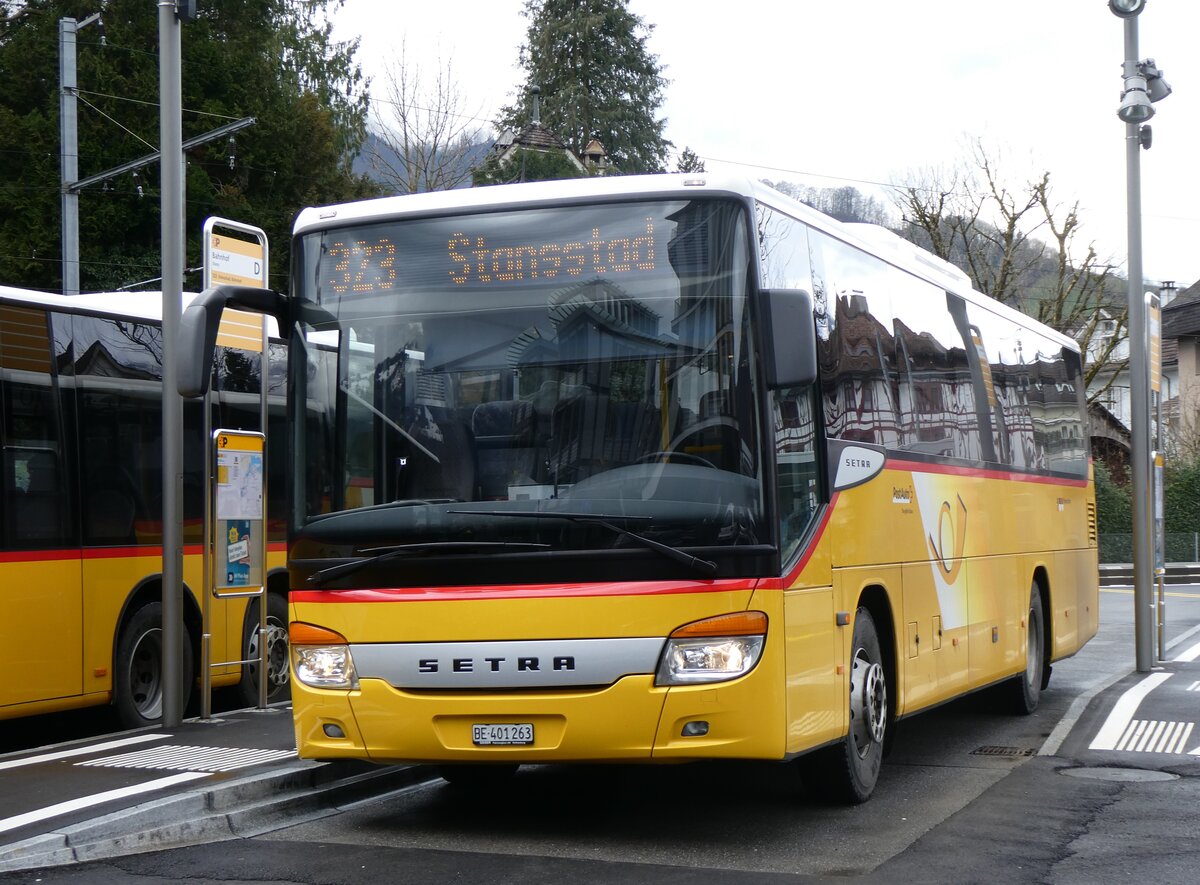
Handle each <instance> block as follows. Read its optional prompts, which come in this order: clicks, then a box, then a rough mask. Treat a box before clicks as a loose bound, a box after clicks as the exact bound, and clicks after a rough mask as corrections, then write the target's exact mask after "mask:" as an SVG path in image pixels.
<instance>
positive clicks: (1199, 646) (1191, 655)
mask: <svg viewBox="0 0 1200 885" xmlns="http://www.w3.org/2000/svg"><path fill="white" fill-rule="evenodd" d="M1196 658H1200V642H1197V643H1196V644H1195V645H1193V646H1192V647H1191V648H1189V649H1188V650H1187V651H1185V652H1184V653H1183V654H1181V655H1180V656H1179V657H1177V658H1175V662H1176V663H1184V664H1186V663H1188V662H1190V661H1194V660H1196Z"/></svg>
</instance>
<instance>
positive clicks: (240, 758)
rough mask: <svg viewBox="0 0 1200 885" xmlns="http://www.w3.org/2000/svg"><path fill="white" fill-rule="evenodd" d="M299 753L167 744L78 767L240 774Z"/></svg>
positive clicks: (94, 760) (108, 757)
mask: <svg viewBox="0 0 1200 885" xmlns="http://www.w3.org/2000/svg"><path fill="white" fill-rule="evenodd" d="M295 756H296V751H295V750H244V749H241V748H239V747H188V746H173V745H171V744H167V745H165V746H161V747H150V748H149V749H146V750H135V751H134V752H132V753H122V754H121V755H119V756H105V757H104V758H102V759H88V760H86V761H84V762H76V763H75V764H76V765H89V766H95V767H99V768H149V769H155V768H166V769H176V770H179V771H208V772H218V771H236V770H237V769H239V768H248V767H250V766H251V765H260V764H262V763H264V762H274V761H276V760H279V759H294V758H295Z"/></svg>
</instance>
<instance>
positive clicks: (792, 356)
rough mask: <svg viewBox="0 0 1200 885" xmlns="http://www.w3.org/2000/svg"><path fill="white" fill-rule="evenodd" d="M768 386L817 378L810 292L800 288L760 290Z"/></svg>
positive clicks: (805, 382)
mask: <svg viewBox="0 0 1200 885" xmlns="http://www.w3.org/2000/svg"><path fill="white" fill-rule="evenodd" d="M759 306H760V307H761V314H762V332H763V335H762V339H763V359H764V370H765V373H766V381H767V386H768V387H769V388H771V389H773V390H774V389H779V388H782V387H804V386H806V385H808V384H812V383H814V382H815V381H816V380H817V331H816V325H815V324H814V322H813V301H812V295H810V294H809V293H808V292H805V291H804V290H803V289H766V290H764V291H762V292H760V293H759Z"/></svg>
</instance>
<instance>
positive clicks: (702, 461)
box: [633, 452, 717, 470]
mask: <svg viewBox="0 0 1200 885" xmlns="http://www.w3.org/2000/svg"><path fill="white" fill-rule="evenodd" d="M656 461H662V462H663V463H664V464H665V463H666V462H668V461H682V462H683V463H685V464H696V465H699V466H700V467H711V468H712V469H713V470H716V469H717V465H716V464H714V463H713V462H712V461H709V460H708V459H707V458H701V457H700V456H699V455H693V454H692V453H691V452H651V453H650V454H648V455H642V457H640V458H638V459H637V460H636V461H634V462H633V463H634V464H652V463H654V462H656Z"/></svg>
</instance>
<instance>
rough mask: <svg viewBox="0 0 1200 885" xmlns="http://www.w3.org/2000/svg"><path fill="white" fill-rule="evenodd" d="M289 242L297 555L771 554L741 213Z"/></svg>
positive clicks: (526, 222)
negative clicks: (757, 549)
mask: <svg viewBox="0 0 1200 885" xmlns="http://www.w3.org/2000/svg"><path fill="white" fill-rule="evenodd" d="M299 246H300V251H301V254H302V258H301V262H302V264H301V273H300V275H299V279H298V287H297V290H296V291H295V292H294V293H293V295H294V297H295V298H296V300H297V310H296V313H295V314H294V315H295V316H297V317H301V318H303V319H302V320H301V321H300V322H299V323H298V324H297V329H296V330H295V332H294V334H295V335H296V340H295V341H294V344H295V355H294V356H293V359H296V360H306V361H307V366H306V367H304V369H306V370H300V371H297V370H296V369H300V368H301V367H300V366H296V368H294V369H293V372H292V377H293V379H295V380H296V383H297V385H298V386H305V385H306V386H307V389H306V390H303V391H293V397H294V398H295V399H297V400H298V401H300V402H307V404H308V406H307V407H308V410H309V414H308V419H307V423H308V425H309V426H308V427H307V429H306V431H305V432H304V433H300V434H296V437H295V441H294V445H296V446H297V448H299V449H302V450H301V451H297V452H296V456H297V457H296V458H295V462H294V463H295V464H297V465H298V466H297V471H296V472H297V477H296V479H297V482H298V483H299V484H300V486H301V488H302V489H303V491H302V493H300V494H298V495H297V498H296V500H297V501H299V502H302V503H301V504H300V505H299V510H297V509H296V508H293V509H294V519H295V521H296V522H297V523H298V524H297V525H296V526H295V529H296V531H297V538H298V542H299V546H298V548H297V549H296V551H295V554H296V555H297V556H300V557H303V556H304V549H305V547H304V540H305V538H308V539H310V540H314V541H316V540H317V539H320V541H321V543H322V544H323V546H322V547H321V549H322V550H324V551H329V550H330V547H329V546H328V544H329V543H330V541H333V540H336V539H337V538H344V539H347V543H348V544H349V545H350V546H349V549H347V550H345V551H344V552H345V553H346V555H350V554H361V553H362V552H363V551H364V550H366V549H367V548H369V547H370V546H371V545H372V544H375V545H381V544H382V545H406V544H411V545H413V546H412V547H410V548H408V549H410V550H420V551H422V552H425V551H429V550H434V551H436V550H439V549H443V548H438V547H435V546H431V545H436V544H441V543H443V542H444V543H445V544H446V547H447V548H448V547H449V545H450V544H451V542H452V543H453V544H454V545H468V544H471V543H479V544H501V543H503V544H511V545H522V546H520V548H519V549H522V550H535V551H540V552H545V553H555V552H561V551H576V552H578V551H589V552H590V553H591V555H593V556H604V555H606V553H608V552H609V551H611V550H612V549H613V548H626V549H627V550H628V551H639V556H653V550H652V549H650V547H648V546H647V545H646V544H644V543H642V542H643V541H644V539H645V538H650V539H653V540H654V541H657V542H659V543H660V544H662V545H666V546H671V547H674V548H683V547H687V548H710V549H717V550H718V551H719V550H722V549H724V548H732V547H734V546H738V545H759V544H766V543H770V541H771V537H770V534H769V533H768V532H765V531H764V529H763V525H764V520H763V498H764V494H763V475H762V474H763V471H762V469H761V465H760V442H759V434H760V429H759V419H758V417H757V409H756V394H755V389H754V383H753V379H754V371H755V366H754V361H755V346H754V342H753V340H752V337H751V324H750V318H749V316H748V311H747V281H748V279H749V264H748V262H749V246H748V237H747V231H746V224H745V210H744V208H743V207H742V205H741V204H739V203H736V202H733V201H727V200H714V199H707V200H679V199H675V200H669V201H656V202H623V203H611V204H588V205H577V206H557V207H553V208H536V209H523V210H517V211H498V212H491V213H487V214H472V215H456V216H453V217H433V218H416V219H411V220H395V221H384V222H373V223H371V224H369V225H362V226H359V227H340V228H334V229H330V230H326V231H323V232H320V233H313V234H309V235H306V236H304V237H302V238H301V240H300V242H299ZM555 513H558V514H561V515H562V518H555V517H554V516H549V517H548V516H547V514H555ZM583 516H591V517H600V518H601V523H602V522H604V521H605V520H607V522H608V523H609V524H608V525H607V526H605V525H603V524H599V523H598V522H597V520H596V519H586V518H582V517H583ZM614 526H615V528H616V529H618V530H613V527H614ZM630 533H636V534H637V535H639V536H642V537H641V538H638V539H636V542H635V539H631V537H630ZM350 539H352V540H350ZM455 549H457V548H455ZM464 549H465V548H464ZM502 549H503V548H502ZM514 549H516V547H514ZM314 555H315V554H314Z"/></svg>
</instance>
